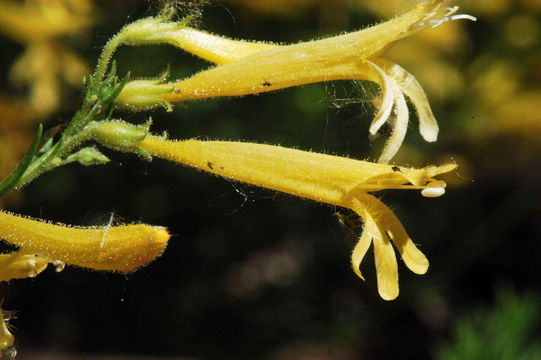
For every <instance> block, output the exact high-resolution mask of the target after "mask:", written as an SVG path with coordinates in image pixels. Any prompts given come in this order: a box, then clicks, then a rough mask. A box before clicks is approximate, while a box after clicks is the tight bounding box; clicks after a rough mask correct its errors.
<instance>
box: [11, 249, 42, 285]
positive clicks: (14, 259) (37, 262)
mask: <svg viewBox="0 0 541 360" xmlns="http://www.w3.org/2000/svg"><path fill="white" fill-rule="evenodd" d="M50 262H51V260H49V259H47V258H44V257H41V256H36V255H29V254H25V253H23V252H21V251H16V252H12V253H9V254H0V281H9V280H11V279H24V278H33V277H36V276H38V274H39V273H41V272H42V271H43V270H45V268H47V265H48V264H49V263H50Z"/></svg>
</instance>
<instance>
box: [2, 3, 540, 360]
mask: <svg viewBox="0 0 541 360" xmlns="http://www.w3.org/2000/svg"><path fill="white" fill-rule="evenodd" d="M7 1H8V0H0V3H2V2H7ZM9 1H10V2H11V0H9ZM19 2H22V1H19ZM26 3H28V6H38V5H36V4H38V3H40V1H37V0H34V1H30V0H28V1H26ZM41 3H43V4H40V5H39V6H46V5H44V4H46V3H47V4H48V3H51V4H53V3H55V2H53V1H50V2H47V1H41ZM62 3H66V4H65V6H68V7H69V8H70V9H71V10H72V11H73V12H75V13H76V14H77V16H81V17H82V18H84V19H87V20H88V19H90V21H89V24H88V26H85V27H83V28H82V29H78V30H77V31H74V32H70V33H65V34H59V35H58V36H54V37H50V38H43V37H39V36H38V34H31V33H29V34H27V35H28V36H26V37H24V36H19V37H17V36H13V35H11V33H10V31H9V29H8V30H6V29H0V32H1V36H0V48H1V49H2V51H1V53H2V55H1V57H0V77H1V78H0V171H3V172H4V173H3V174H5V173H6V172H9V171H10V170H11V169H12V168H13V166H14V163H15V162H16V161H17V160H18V159H19V158H20V156H21V155H22V153H23V152H24V151H25V150H26V147H27V146H28V144H29V142H30V141H31V138H32V132H33V131H34V129H35V128H36V124H37V123H38V122H43V123H44V124H45V125H46V128H52V127H54V126H57V125H61V124H63V123H65V122H67V121H68V120H69V119H70V117H71V116H72V114H73V112H74V110H75V109H76V108H77V105H78V101H79V98H78V96H79V89H78V88H77V86H76V85H77V83H78V82H77V80H76V79H80V77H81V76H82V74H84V73H85V72H87V71H90V70H88V69H90V68H91V67H92V66H94V65H95V61H96V60H95V59H96V58H97V56H98V55H99V52H100V49H101V47H102V46H103V44H104V43H105V42H106V41H107V39H108V38H109V37H110V36H112V35H113V34H114V33H115V32H116V31H118V30H119V29H120V28H121V27H122V26H123V25H124V24H125V23H126V22H129V21H133V20H135V19H138V18H141V17H144V16H150V15H152V14H155V13H156V12H157V10H158V9H159V5H160V4H159V3H158V2H150V1H123V2H108V1H94V2H92V1H80V2H78V1H71V2H70V1H69V0H65V1H64V0H58V1H57V2H56V4H57V5H58V4H62ZM414 3H415V2H414V1H410V0H403V1H398V0H390V1H386V2H384V4H381V2H380V1H375V0H374V1H372V0H358V1H350V0H342V1H339V0H336V1H324V0H319V1H318V0H290V1H285V0H282V1H257V2H256V1H252V0H221V1H209V2H207V3H206V4H202V3H200V2H198V1H186V2H182V3H180V5H179V12H180V13H181V14H182V13H189V12H190V11H193V9H194V8H195V9H199V10H201V11H202V17H201V18H200V21H199V24H198V27H199V28H201V29H203V30H206V31H209V32H212V33H216V34H220V35H225V36H229V37H232V38H240V39H254V40H265V41H274V42H283V43H291V42H298V41H306V40H309V39H312V38H317V37H321V36H326V35H334V34H337V33H341V32H345V31H353V30H356V29H359V28H362V27H366V26H368V25H371V24H374V23H377V22H379V21H382V20H383V19H388V18H390V17H392V16H395V15H396V14H399V13H401V12H402V11H405V10H407V9H409V8H410V7H411V6H413V5H414ZM458 5H461V10H460V12H465V13H468V14H471V15H474V16H476V17H477V18H478V21H477V22H475V23H471V22H464V21H462V22H454V23H448V24H444V25H442V26H440V27H439V28H437V29H433V30H426V31H424V32H422V33H419V34H416V35H415V36H413V37H411V38H408V39H404V40H401V41H399V42H398V43H397V44H396V45H395V46H394V47H393V48H392V49H391V50H390V51H389V53H388V55H387V56H386V57H387V58H389V59H392V60H393V61H395V62H397V63H399V64H401V65H402V66H403V67H405V68H406V69H408V70H409V71H410V72H411V73H413V74H414V75H415V76H416V78H417V79H418V80H419V82H420V83H421V84H422V85H423V87H424V89H425V91H426V92H427V95H428V97H429V100H430V102H431V105H432V107H433V110H434V113H435V115H436V118H437V119H438V121H439V124H440V128H441V130H440V137H439V140H438V142H436V143H430V144H429V143H425V142H423V140H422V139H421V137H420V135H419V134H418V126H417V124H416V122H415V121H414V120H415V119H413V121H412V122H411V125H410V129H409V132H408V135H407V137H406V143H405V145H404V146H403V148H402V149H401V151H400V153H399V154H398V156H397V157H396V158H395V159H394V162H396V163H397V164H401V165H408V166H426V165H428V164H440V163H445V162H448V161H456V162H457V163H458V164H459V165H460V167H459V170H458V172H457V173H456V174H455V175H452V176H450V177H448V178H447V181H448V183H449V188H448V191H447V194H446V195H445V196H443V197H441V198H438V199H427V198H423V197H421V196H420V194H419V193H418V192H400V191H398V190H394V191H393V190H389V191H385V192H384V193H381V194H379V196H382V197H383V199H384V201H385V203H386V204H388V205H389V206H391V207H392V208H393V210H395V212H396V214H397V216H398V217H399V218H400V219H401V221H402V223H403V224H404V226H405V228H406V229H407V230H408V232H409V234H410V235H411V236H412V238H413V239H414V241H415V242H416V243H418V244H420V246H421V247H422V251H423V252H424V253H425V254H426V255H427V257H428V258H429V259H430V263H431V266H430V269H429V272H428V273H427V274H426V275H424V276H417V275H415V274H413V273H411V272H409V271H408V270H407V269H406V268H405V266H403V264H400V265H399V267H400V269H399V272H400V289H401V291H400V296H399V297H398V299H397V300H395V301H392V302H385V301H383V300H382V299H380V298H379V296H378V294H377V289H376V277H375V271H374V266H373V260H372V255H371V251H370V252H369V255H368V256H367V257H366V259H365V261H363V264H362V268H363V270H364V272H365V275H366V279H367V281H366V282H362V281H361V280H359V279H358V278H357V277H356V276H355V274H354V273H353V272H352V271H351V270H350V265H349V257H350V252H351V249H352V246H353V245H354V243H355V241H356V237H355V236H357V235H358V233H359V230H360V228H359V227H358V226H359V224H350V226H349V227H346V228H344V227H341V226H340V225H339V221H338V220H337V217H338V216H342V217H347V218H348V219H351V218H352V217H351V214H350V213H349V212H348V211H347V210H345V209H341V208H334V207H330V206H326V205H322V204H318V203H314V202H310V201H307V200H302V199H298V198H293V197H291V196H287V195H283V194H278V193H275V192H272V191H267V190H262V189H257V188H254V187H251V186H247V185H243V184H239V183H233V182H231V181H228V180H224V179H221V178H217V177H213V176H210V175H208V174H205V173H201V172H197V171H194V170H192V169H189V168H184V167H179V166H177V165H174V164H171V163H166V162H165V161H161V160H154V161H153V162H151V163H149V162H145V161H142V160H141V159H139V158H137V157H136V156H132V155H126V154H121V153H115V152H111V151H107V150H106V149H104V150H103V151H104V152H105V153H106V154H107V155H108V156H110V158H111V159H112V162H111V163H109V164H108V165H105V166H95V167H88V168H84V167H82V166H78V165H69V166H65V167H62V168H58V169H56V170H54V171H53V172H51V173H48V174H45V175H43V176H42V177H40V178H39V179H37V180H36V181H34V182H33V183H32V184H30V185H29V186H27V187H26V188H24V189H23V190H22V191H21V192H20V193H16V194H13V195H10V196H8V197H5V198H2V200H1V201H2V203H1V206H2V207H3V208H4V209H7V210H10V211H14V212H17V213H20V214H25V215H29V216H32V217H39V218H44V219H48V220H51V221H55V222H63V223H68V224H73V225H83V226H86V225H103V224H106V223H108V222H109V221H110V219H111V218H112V219H113V222H114V223H129V222H145V223H150V224H155V225H162V226H167V227H168V228H169V230H170V232H171V233H172V234H174V236H173V238H172V239H171V241H170V244H169V246H168V248H167V250H166V252H165V253H164V254H163V256H162V257H161V258H160V259H158V260H157V261H155V262H154V263H152V264H150V265H149V266H148V267H146V268H143V269H141V270H140V271H138V272H136V273H134V274H131V275H128V276H124V275H118V274H111V273H103V272H95V271H89V270H84V269H80V268H76V267H66V269H65V270H64V271H62V272H61V273H55V272H54V271H53V270H52V269H49V270H47V271H45V272H44V273H42V274H41V275H40V276H39V277H37V278H35V279H26V280H14V281H11V282H10V283H9V284H7V283H2V284H0V297H1V298H2V299H3V304H2V307H3V308H4V309H8V310H15V311H16V312H17V319H16V320H14V321H13V322H12V324H13V325H14V326H15V329H14V334H15V336H16V346H17V348H18V350H19V358H20V359H45V358H52V359H64V358H66V359H101V358H102V356H106V355H107V356H109V357H107V359H121V358H122V359H124V358H126V359H128V358H129V359H136V358H137V357H138V356H140V357H143V356H148V358H150V359H159V358H168V357H171V358H175V359H177V358H178V359H183V358H189V359H223V360H228V359H254V358H255V359H268V360H289V359H296V360H299V359H307V360H308V359H310V360H316V359H317V360H327V359H333V360H334V359H336V360H349V359H374V360H378V359H438V360H439V359H442V360H450V359H476V360H479V359H513V360H516V359H525V360H526V359H532V360H534V359H540V358H541V345H540V343H539V339H540V337H539V336H540V327H539V325H540V324H539V321H538V318H539V307H540V304H541V302H540V299H541V298H540V297H539V296H540V294H539V291H540V281H539V274H540V273H541V265H540V261H539V259H540V258H541V214H540V209H541V196H540V195H539V189H540V185H541V181H540V175H541V161H540V160H539V158H540V156H539V155H540V148H541V140H540V138H541V112H540V111H539V104H541V89H540V86H539V84H540V81H541V47H540V39H541V20H540V14H541V3H540V2H539V1H536V0H515V1H512V0H480V1H473V0H470V1H461V2H459V3H458ZM36 21H37V20H36ZM72 21H76V20H72ZM34 35H35V36H34ZM36 38H39V39H36ZM47 46H49V48H47ZM32 49H33V51H35V52H34V53H30V54H31V55H32V56H30V57H29V59H30V60H29V59H24V58H23V63H22V64H23V65H22V68H23V69H24V71H23V75H24V72H27V73H29V74H30V75H31V76H28V79H26V80H24V76H22V75H21V74H20V73H19V74H18V73H17V68H16V67H14V64H17V63H19V64H20V61H21V56H24V54H28V53H29V50H32ZM43 49H45V50H43ZM47 49H49V50H47ZM50 49H53V54H54V56H52V57H47V54H48V52H47V51H50ZM40 51H41V52H40ZM49 53H50V52H49ZM115 58H116V60H117V62H118V67H119V71H120V73H125V72H127V71H128V70H130V71H131V72H132V74H134V75H136V76H141V77H150V76H155V75H157V74H158V73H160V72H161V71H162V70H163V69H164V68H165V66H166V65H167V64H170V65H171V70H172V74H171V78H173V79H176V78H183V77H187V76H189V75H191V74H193V73H195V72H197V71H199V70H202V69H205V68H208V67H209V66H210V64H208V63H205V62H204V61H202V60H199V59H197V58H195V57H193V56H190V55H187V54H184V53H183V52H182V51H180V50H178V49H174V48H172V47H167V46H152V47H139V48H128V47H125V48H121V49H120V50H119V51H118V53H117V54H116V56H115ZM60 59H62V61H63V62H60V61H61V60H60ZM24 61H26V62H24ZM59 64H60V65H59ZM19 67H21V66H19ZM85 69H87V70H85ZM19 70H20V69H19ZM32 71H35V72H36V73H35V74H34V73H33V72H32ZM40 71H41V72H43V73H45V74H48V75H43V76H40V75H39V74H40ZM19 72H20V71H19ZM51 73H52V75H51ZM27 75H28V74H27ZM21 78H23V79H22V80H21ZM72 78H75V79H72ZM70 83H72V85H69V84H70ZM40 91H41V92H40ZM377 94H378V89H377V87H375V86H374V85H372V84H369V83H362V82H350V81H340V82H332V83H324V84H314V85H306V86H302V87H297V88H292V89H286V90H282V91H279V92H273V93H267V94H262V95H259V96H246V97H243V98H223V99H211V100H202V101H196V102H188V103H186V104H180V105H179V106H176V107H175V110H174V111H173V112H172V113H167V112H165V111H164V110H161V109H159V110H157V111H154V112H152V113H151V115H152V117H153V119H154V125H153V126H154V130H155V131H156V132H159V131H163V130H167V131H168V132H169V134H170V137H171V138H177V139H185V138H193V137H196V138H205V139H222V140H244V141H253V142H264V143H270V144H280V145H283V146H288V147H295V148H300V149H306V150H313V151H318V152H325V153H331V154H338V155H347V156H351V157H355V158H359V159H371V160H374V159H376V158H377V156H378V151H379V150H380V149H381V146H382V142H383V141H384V139H378V140H376V141H375V142H373V143H370V142H369V141H368V139H367V134H368V131H367V129H368V125H369V123H370V120H371V119H372V117H373V115H374V107H373V105H372V102H371V100H372V99H373V98H374V96H377ZM148 115H149V114H144V113H143V114H136V113H130V112H119V113H118V114H117V116H118V117H120V118H122V119H124V120H127V121H132V122H136V123H141V122H144V121H145V120H146V117H147V116H148ZM2 176H4V175H2ZM4 248H5V250H7V249H8V247H7V246H5V247H4ZM47 356H49V357H47ZM103 359H105V357H103Z"/></svg>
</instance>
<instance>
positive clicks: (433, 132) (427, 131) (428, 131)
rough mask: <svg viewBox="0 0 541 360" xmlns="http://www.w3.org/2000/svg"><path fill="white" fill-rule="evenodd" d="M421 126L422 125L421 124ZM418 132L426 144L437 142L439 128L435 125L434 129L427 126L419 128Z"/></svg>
mask: <svg viewBox="0 0 541 360" xmlns="http://www.w3.org/2000/svg"><path fill="white" fill-rule="evenodd" d="M421 124H422V123H421ZM419 132H420V133H421V136H422V137H423V139H425V140H426V141H428V142H436V141H437V140H438V132H439V128H438V126H437V125H436V127H435V128H434V127H432V126H430V127H428V126H423V125H421V126H420V129H419Z"/></svg>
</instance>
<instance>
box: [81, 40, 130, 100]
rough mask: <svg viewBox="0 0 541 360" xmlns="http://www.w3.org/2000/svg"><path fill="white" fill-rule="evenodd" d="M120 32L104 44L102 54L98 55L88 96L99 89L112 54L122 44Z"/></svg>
mask: <svg viewBox="0 0 541 360" xmlns="http://www.w3.org/2000/svg"><path fill="white" fill-rule="evenodd" d="M121 35H122V32H119V33H118V34H116V35H115V36H113V37H112V38H111V39H109V41H108V42H107V44H105V47H104V48H103V52H102V53H101V55H100V58H99V60H98V64H97V65H96V71H95V72H94V76H93V77H92V84H91V88H90V91H89V94H95V93H96V91H97V90H98V88H99V85H100V84H101V81H102V80H103V77H104V76H105V72H106V71H107V67H108V66H109V63H110V62H111V58H112V57H113V54H114V53H115V51H116V49H117V48H118V47H119V46H120V45H121V44H122V42H123V40H124V39H123V36H121Z"/></svg>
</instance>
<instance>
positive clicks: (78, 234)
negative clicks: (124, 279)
mask: <svg viewBox="0 0 541 360" xmlns="http://www.w3.org/2000/svg"><path fill="white" fill-rule="evenodd" d="M169 236H170V235H169V233H168V232H167V230H166V229H165V228H163V227H157V226H150V225H146V224H134V225H124V226H104V227H88V228H81V227H70V226H67V225H63V224H51V223H48V222H45V221H43V220H34V219H28V218H25V217H21V216H18V215H14V214H10V213H7V212H3V211H0V238H2V239H4V240H5V241H7V242H9V243H11V244H14V245H17V246H18V247H20V248H21V249H22V250H23V251H25V252H26V253H30V254H38V255H39V256H44V257H47V258H50V259H54V260H60V261H63V262H65V263H67V264H71V265H77V266H81V267H86V268H91V269H95V270H110V271H120V272H124V273H127V272H131V271H134V270H136V269H137V268H139V267H141V266H144V265H146V264H148V263H150V262H151V261H152V260H154V259H155V258H157V257H158V256H160V255H161V254H162V252H163V251H164V249H165V247H166V246H167V242H168V240H169Z"/></svg>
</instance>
